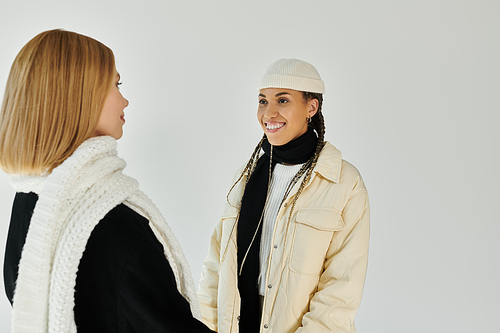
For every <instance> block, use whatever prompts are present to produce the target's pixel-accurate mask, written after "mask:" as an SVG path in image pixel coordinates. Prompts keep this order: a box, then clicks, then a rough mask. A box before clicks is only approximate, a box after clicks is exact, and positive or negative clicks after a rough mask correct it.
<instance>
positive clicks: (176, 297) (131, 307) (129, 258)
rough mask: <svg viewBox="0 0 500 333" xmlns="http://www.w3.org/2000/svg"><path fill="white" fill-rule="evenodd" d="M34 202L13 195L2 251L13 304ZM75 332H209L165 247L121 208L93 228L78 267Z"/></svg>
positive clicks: (31, 198) (26, 196) (30, 197)
mask: <svg viewBox="0 0 500 333" xmlns="http://www.w3.org/2000/svg"><path fill="white" fill-rule="evenodd" d="M37 200H38V196H37V195H36V194H34V193H29V194H28V193H17V194H16V197H15V199H14V205H13V209H12V217H11V222H10V227H9V234H8V237H7V248H6V251H5V262H4V280H5V290H6V293H7V297H8V298H9V300H10V302H11V303H12V300H13V294H14V288H15V282H16V279H17V274H18V265H19V260H20V257H21V250H22V247H23V245H24V242H25V239H26V234H27V232H28V227H29V221H30V219H31V215H32V214H33V209H34V207H35V205H36V201H37ZM74 311H75V321H76V324H77V327H78V332H80V333H81V332H93V333H98V332H106V333H112V332H120V333H129V332H147V333H152V332H176V333H177V332H179V333H181V332H182V333H190V332H193V333H194V332H212V331H211V330H209V329H208V328H207V327H206V326H205V325H204V324H202V323H201V322H200V321H198V320H197V319H195V318H193V316H192V313H191V309H190V307H189V303H188V302H187V300H186V299H185V298H184V297H183V296H182V295H181V294H180V293H179V292H178V290H177V287H176V283H175V277H174V274H173V271H172V269H171V267H170V265H169V263H168V260H167V259H166V258H165V255H164V252H163V246H162V245H161V244H160V242H159V241H158V240H157V238H156V237H155V235H154V234H153V231H152V230H151V228H150V227H149V224H148V220H147V219H145V218H144V217H142V216H141V215H139V214H137V213H136V212H134V211H133V210H131V209H130V208H128V207H127V206H125V205H123V204H121V205H118V206H117V207H115V208H114V209H112V210H111V211H110V212H109V213H108V214H107V215H106V216H105V217H104V218H103V219H102V220H101V221H100V222H99V224H98V225H97V226H96V227H95V229H94V230H93V231H92V234H91V236H90V238H89V240H88V242H87V245H86V248H85V251H84V253H83V257H82V259H81V260H80V264H79V267H78V273H77V279H76V287H75V308H74Z"/></svg>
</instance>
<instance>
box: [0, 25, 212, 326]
mask: <svg viewBox="0 0 500 333" xmlns="http://www.w3.org/2000/svg"><path fill="white" fill-rule="evenodd" d="M119 85H120V75H119V74H118V72H117V71H116V68H115V60H114V55H113V52H112V51H111V50H110V49H109V48H108V47H106V46H105V45H103V44H102V43H100V42H98V41H96V40H94V39H92V38H90V37H87V36H83V35H80V34H77V33H74V32H69V31H63V30H51V31H46V32H43V33H41V34H39V35H38V36H36V37H34V38H33V39H32V40H30V41H29V42H28V43H27V44H26V45H25V46H24V47H23V49H22V50H21V51H20V52H19V54H18V55H17V57H16V59H15V60H14V63H13V65H12V68H11V71H10V75H9V79H8V81H7V86H6V91H5V97H4V100H3V104H2V109H1V114H0V166H1V168H2V169H3V170H4V171H5V172H7V173H9V174H11V175H12V184H13V186H14V188H15V189H16V192H17V193H16V197H15V200H14V205H13V209H12V218H11V222H10V227H9V234H8V239H7V247H6V254H5V262H4V277H5V279H4V280H5V289H6V292H7V296H8V298H9V300H10V301H11V302H12V304H13V311H12V332H29V333H35V332H64V333H67V332H93V333H95V332H107V333H110V332H123V333H124V332H210V330H209V329H208V328H206V327H205V326H204V325H203V324H202V323H201V322H200V321H198V320H197V319H196V318H199V317H200V314H199V308H198V304H197V299H196V296H195V288H194V285H193V282H192V278H191V275H190V271H189V267H188V265H187V262H186V259H185V257H184V255H183V253H182V250H181V248H180V247H179V244H178V243H177V241H176V240H175V237H174V235H173V234H172V232H171V231H170V228H169V227H168V225H167V224H166V222H165V221H164V219H163V217H162V216H161V214H160V212H159V211H158V210H157V208H156V207H155V205H154V204H153V203H152V202H151V201H150V200H149V199H148V197H147V196H145V195H144V194H143V193H142V192H141V191H140V190H139V188H138V183H137V181H135V180H134V179H132V178H130V177H128V176H125V175H124V174H123V173H122V170H123V169H124V167H125V162H124V161H123V160H122V159H121V158H119V157H118V156H117V151H116V140H118V139H119V138H120V137H121V136H122V134H123V125H124V123H125V114H124V109H125V108H126V107H127V106H128V101H127V100H126V99H125V98H124V97H123V96H122V94H121V93H120V90H119Z"/></svg>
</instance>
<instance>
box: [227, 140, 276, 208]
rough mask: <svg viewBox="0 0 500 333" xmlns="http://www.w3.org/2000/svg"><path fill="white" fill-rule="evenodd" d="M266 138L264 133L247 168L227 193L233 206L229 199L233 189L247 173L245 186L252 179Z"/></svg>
mask: <svg viewBox="0 0 500 333" xmlns="http://www.w3.org/2000/svg"><path fill="white" fill-rule="evenodd" d="M265 139H266V135H265V134H264V135H263V136H262V139H260V141H259V143H258V144H257V146H256V147H255V149H254V151H253V153H252V156H250V159H249V160H248V162H247V164H246V165H245V168H243V171H241V173H240V176H239V177H238V179H237V180H236V181H235V182H234V184H233V186H231V188H230V189H229V192H228V193H227V196H226V200H227V202H228V203H229V204H230V205H231V206H233V205H232V204H231V202H230V201H229V195H230V194H231V191H232V190H233V189H234V187H235V186H236V184H238V182H239V181H240V180H241V178H243V176H244V175H247V179H246V181H245V186H246V184H247V183H248V180H249V179H250V176H251V175H252V173H253V170H254V169H255V166H256V165H257V160H258V156H259V152H260V148H262V143H263V142H264V140H265ZM243 190H244V189H243ZM233 207H234V208H238V209H239V207H235V206H233Z"/></svg>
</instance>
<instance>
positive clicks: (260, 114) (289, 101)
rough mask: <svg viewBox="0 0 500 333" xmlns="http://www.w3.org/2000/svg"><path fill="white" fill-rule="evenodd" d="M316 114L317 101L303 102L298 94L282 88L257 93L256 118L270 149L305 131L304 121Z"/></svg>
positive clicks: (300, 94) (305, 123)
mask: <svg viewBox="0 0 500 333" xmlns="http://www.w3.org/2000/svg"><path fill="white" fill-rule="evenodd" d="M317 111H318V100H317V99H311V100H309V101H307V102H306V101H305V100H304V98H303V96H302V92H300V91H297V90H291V89H281V88H267V89H261V90H260V94H259V109H258V111H257V118H258V120H259V123H260V126H261V127H262V130H263V131H264V133H265V134H266V136H267V140H268V141H269V143H270V144H272V145H273V146H282V145H284V144H286V143H288V142H290V141H292V140H293V139H296V138H298V137H299V136H301V135H302V134H304V133H305V132H307V118H308V117H312V116H314V115H315V114H316V112H317Z"/></svg>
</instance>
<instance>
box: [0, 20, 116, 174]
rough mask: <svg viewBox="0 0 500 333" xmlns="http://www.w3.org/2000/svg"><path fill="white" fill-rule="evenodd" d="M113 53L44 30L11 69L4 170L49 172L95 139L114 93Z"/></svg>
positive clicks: (2, 117)
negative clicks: (105, 109)
mask: <svg viewBox="0 0 500 333" xmlns="http://www.w3.org/2000/svg"><path fill="white" fill-rule="evenodd" d="M114 73H115V58H114V55H113V52H112V51H111V49H109V48H108V47H107V46H105V45H104V44H102V43H100V42H98V41H96V40H95V39H92V38H90V37H87V36H83V35H80V34H77V33H75V32H70V31H64V30H51V31H45V32H42V33H41V34H39V35H37V36H36V37H34V38H33V39H32V40H30V41H29V42H28V43H27V44H26V45H25V46H24V47H23V48H22V50H21V51H20V52H19V54H18V55H17V57H16V59H15V60H14V63H13V64H12V67H11V70H10V74H9V78H8V80H7V85H6V88H5V95H4V100H3V103H2V109H1V113H0V167H1V168H2V169H3V170H4V171H5V172H7V173H11V174H12V173H13V174H43V173H50V172H51V171H52V170H53V169H54V168H55V167H57V166H58V165H60V164H61V163H62V162H63V161H64V160H65V159H66V158H68V157H69V156H70V155H71V154H73V152H74V151H75V150H76V148H78V146H79V145H80V144H81V143H82V142H83V141H85V140H86V139H88V138H90V137H91V136H92V135H93V134H94V132H95V129H96V127H97V124H98V122H99V118H100V116H101V112H102V109H103V107H104V102H105V101H106V98H107V96H108V94H109V91H110V89H111V85H112V80H113V79H114Z"/></svg>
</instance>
